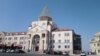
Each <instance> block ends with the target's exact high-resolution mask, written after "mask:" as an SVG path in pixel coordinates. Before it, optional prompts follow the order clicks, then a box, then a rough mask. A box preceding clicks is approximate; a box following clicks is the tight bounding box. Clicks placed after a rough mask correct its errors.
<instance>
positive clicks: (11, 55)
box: [0, 53, 100, 56]
mask: <svg viewBox="0 0 100 56" xmlns="http://www.w3.org/2000/svg"><path fill="white" fill-rule="evenodd" d="M0 56H63V55H46V54H27V53H0ZM71 56H72V55H71ZM73 56H80V55H73ZM88 56H100V55H88Z"/></svg>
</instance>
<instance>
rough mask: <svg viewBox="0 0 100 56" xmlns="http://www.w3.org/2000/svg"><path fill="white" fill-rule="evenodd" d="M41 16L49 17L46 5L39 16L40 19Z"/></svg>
mask: <svg viewBox="0 0 100 56" xmlns="http://www.w3.org/2000/svg"><path fill="white" fill-rule="evenodd" d="M41 16H48V17H50V13H49V10H48V6H47V5H46V6H45V7H44V8H43V10H42V12H41V14H40V17H41Z"/></svg>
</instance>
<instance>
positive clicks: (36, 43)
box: [32, 35, 40, 51]
mask: <svg viewBox="0 0 100 56" xmlns="http://www.w3.org/2000/svg"><path fill="white" fill-rule="evenodd" d="M32 43H33V49H34V51H39V43H40V36H39V35H34V36H33V40H32Z"/></svg>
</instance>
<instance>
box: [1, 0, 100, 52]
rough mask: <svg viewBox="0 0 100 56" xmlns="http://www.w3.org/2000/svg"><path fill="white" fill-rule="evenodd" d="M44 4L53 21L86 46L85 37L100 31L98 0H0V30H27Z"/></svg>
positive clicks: (87, 46) (87, 39)
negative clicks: (72, 33)
mask: <svg viewBox="0 0 100 56" xmlns="http://www.w3.org/2000/svg"><path fill="white" fill-rule="evenodd" d="M46 4H48V7H49V11H50V14H51V16H52V18H53V20H54V21H55V23H56V24H57V25H58V26H59V27H66V28H71V29H74V30H75V32H76V33H78V34H80V35H81V36H82V46H83V47H82V48H83V50H89V40H90V39H91V38H92V37H93V35H94V34H95V33H96V32H98V31H100V25H99V23H100V0H49V2H47V0H0V31H7V32H18V31H27V28H28V26H29V25H30V24H31V22H32V21H34V20H37V18H38V16H39V15H40V13H41V11H42V9H43V7H44V6H45V5H46Z"/></svg>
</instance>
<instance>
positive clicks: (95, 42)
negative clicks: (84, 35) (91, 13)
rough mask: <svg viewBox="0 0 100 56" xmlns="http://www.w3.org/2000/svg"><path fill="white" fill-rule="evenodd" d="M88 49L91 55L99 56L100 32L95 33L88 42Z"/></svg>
mask: <svg viewBox="0 0 100 56" xmlns="http://www.w3.org/2000/svg"><path fill="white" fill-rule="evenodd" d="M90 49H91V51H92V52H93V53H95V54H97V55H100V32H97V33H96V34H95V36H94V38H92V39H91V41H90Z"/></svg>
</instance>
